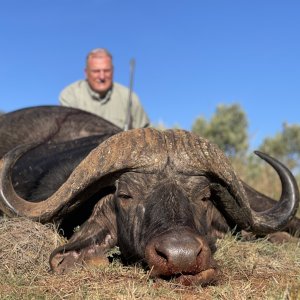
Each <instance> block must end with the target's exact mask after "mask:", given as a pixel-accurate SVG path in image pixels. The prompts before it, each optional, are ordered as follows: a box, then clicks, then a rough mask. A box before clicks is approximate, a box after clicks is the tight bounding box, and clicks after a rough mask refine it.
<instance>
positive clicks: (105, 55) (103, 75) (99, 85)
mask: <svg viewBox="0 0 300 300" xmlns="http://www.w3.org/2000/svg"><path fill="white" fill-rule="evenodd" d="M113 71H114V70H113V63H112V55H111V54H110V53H109V51H108V50H106V49H103V48H98V49H94V50H92V51H91V52H90V53H89V54H88V55H87V58H86V68H85V76H86V79H85V80H79V81H76V82H74V83H72V84H71V85H69V86H67V87H66V88H65V89H64V90H63V91H62V92H61V94H60V97H59V100H60V103H61V105H64V106H70V107H75V108H79V109H82V110H85V111H89V112H91V113H94V114H97V115H99V116H101V117H103V118H104V119H107V120H108V121H110V122H112V123H114V124H116V125H117V126H119V127H120V128H122V129H125V128H126V129H128V128H129V129H130V128H142V127H147V126H149V124H150V121H149V118H148V116H147V114H146V113H145V111H144V109H143V107H142V105H141V103H140V101H139V98H138V96H137V95H136V94H135V93H132V95H131V103H130V101H129V89H128V88H126V87H125V86H122V85H120V84H118V83H116V82H113ZM129 106H130V114H131V124H127V123H128V122H127V120H128V116H127V114H128V107H129ZM129 119H130V118H129Z"/></svg>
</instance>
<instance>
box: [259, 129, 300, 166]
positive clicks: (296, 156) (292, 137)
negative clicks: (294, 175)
mask: <svg viewBox="0 0 300 300" xmlns="http://www.w3.org/2000/svg"><path fill="white" fill-rule="evenodd" d="M259 149H260V150H261V151H263V152H266V153H268V154H270V155H272V156H274V157H276V158H277V159H279V160H281V161H282V162H283V163H285V164H286V165H287V166H288V167H289V168H291V169H294V168H299V167H300V125H297V124H295V125H288V124H286V123H285V124H283V129H282V132H279V133H277V134H275V136H274V137H268V138H266V139H265V140H264V141H263V143H262V145H261V146H260V148H259Z"/></svg>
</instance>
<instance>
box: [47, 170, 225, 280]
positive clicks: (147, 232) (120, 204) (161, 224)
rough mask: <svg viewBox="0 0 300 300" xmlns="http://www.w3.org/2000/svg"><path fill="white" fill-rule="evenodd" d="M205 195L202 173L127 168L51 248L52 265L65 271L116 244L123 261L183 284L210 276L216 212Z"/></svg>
mask: <svg viewBox="0 0 300 300" xmlns="http://www.w3.org/2000/svg"><path fill="white" fill-rule="evenodd" d="M140 190H143V191H144V192H143V194H141V193H140ZM209 197H210V194H209V181H208V180H207V178H205V177H204V176H184V175H175V174H165V173H163V174H159V175H156V174H138V173H125V174H124V175H122V176H121V177H120V178H119V180H118V183H117V187H116V191H115V193H114V194H110V195H108V196H107V197H106V199H105V200H104V201H99V202H98V204H97V206H96V207H95V210H94V213H93V215H92V217H91V218H90V219H89V220H88V221H87V222H86V223H85V224H84V225H83V226H82V228H81V230H80V231H79V232H77V233H76V234H75V235H74V236H73V237H72V239H71V240H70V242H69V244H67V245H65V246H63V247H60V248H58V249H56V250H55V251H54V252H53V253H52V255H51V258H50V264H51V267H52V269H53V270H54V271H55V272H58V273H63V272H65V271H66V270H68V269H70V268H71V267H72V266H73V265H75V264H82V263H83V262H84V263H87V264H95V261H99V262H100V263H101V264H102V263H103V261H104V260H105V251H107V250H109V249H110V248H111V247H112V246H114V245H118V246H119V248H120V251H121V253H122V256H123V258H124V259H125V260H126V261H127V262H130V263H132V262H141V261H143V262H145V263H146V264H147V265H148V267H149V268H150V269H151V275H152V276H154V277H169V276H176V281H177V282H179V283H182V284H202V285H203V284H207V283H210V282H213V281H214V280H215V279H216V274H217V268H216V263H215V262H214V260H213V257H212V255H213V253H214V251H215V249H216V248H215V241H214V240H213V239H212V236H211V233H212V231H213V227H212V224H213V223H217V222H219V219H218V218H219V213H218V211H217V210H216V209H215V208H214V206H213V205H212V203H211V202H210V201H208V198H209ZM115 215H117V216H118V217H117V219H115V218H114V217H113V220H110V216H115ZM99 222H100V223H101V224H99ZM100 228H101V230H100V231H99V232H98V230H99V229H100ZM91 240H92V241H93V242H92V243H91ZM99 257H100V259H99Z"/></svg>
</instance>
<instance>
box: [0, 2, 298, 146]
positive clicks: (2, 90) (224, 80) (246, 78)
mask: <svg viewBox="0 0 300 300" xmlns="http://www.w3.org/2000/svg"><path fill="white" fill-rule="evenodd" d="M299 15H300V1H296V0H291V1H289V0H285V1H283V0H282V1H278V0H272V1H271V0H260V1H258V0H251V1H245V0H239V1H237V0H232V1H231V0H206V1H204V0H185V1H176V0H151V1H147V0H126V1H125V0H26V1H22V0H19V1H17V0H0V38H1V49H0V53H1V55H0V66H1V67H0V110H3V111H5V112H9V111H12V110H15V109H19V108H23V107H28V106H36V105H46V104H58V95H59V93H60V91H61V90H62V89H63V87H65V86H66V85H68V84H69V83H71V82H73V81H75V80H78V79H81V78H83V76H84V74H83V69H84V63H85V56H86V54H87V52H88V51H89V50H91V49H93V48H97V47H106V48H108V49H109V50H110V51H111V52H112V53H113V55H114V65H115V80H116V81H118V82H120V83H122V84H124V85H127V86H128V85H129V61H130V59H131V58H135V60H136V72H135V82H134V89H135V91H136V92H137V94H138V95H139V96H140V99H141V101H142V103H143V106H144V108H145V110H146V111H147V113H148V115H149V117H150V119H151V121H152V122H154V123H158V122H163V123H164V124H165V125H166V126H167V127H171V126H173V125H180V126H181V127H182V128H184V129H188V130H189V129H191V126H192V124H193V122H194V121H195V119H196V118H197V117H198V116H204V117H205V118H207V119H209V118H210V117H211V116H212V115H213V114H214V112H215V109H216V107H217V105H219V104H232V103H239V104H240V105H241V107H242V109H243V110H244V111H245V112H246V114H247V117H248V121H249V134H250V143H251V148H256V147H257V146H258V145H259V144H260V143H261V141H262V140H263V139H264V138H265V137H267V136H274V134H275V133H276V132H279V131H281V129H282V124H283V122H287V123H289V124H297V123H298V124H299V122H300V115H299V107H300V104H299V100H300V38H299V37H300V18H299Z"/></svg>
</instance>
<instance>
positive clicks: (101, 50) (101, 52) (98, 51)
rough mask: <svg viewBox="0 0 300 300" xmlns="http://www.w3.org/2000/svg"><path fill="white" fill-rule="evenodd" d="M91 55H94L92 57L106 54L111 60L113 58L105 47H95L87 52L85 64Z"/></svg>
mask: <svg viewBox="0 0 300 300" xmlns="http://www.w3.org/2000/svg"><path fill="white" fill-rule="evenodd" d="M92 56H94V57H103V56H108V57H109V58H110V59H111V61H112V59H113V57H112V55H111V53H110V52H109V51H108V50H107V49H105V48H96V49H93V50H91V51H90V52H89V53H88V55H87V56H86V64H87V62H88V60H89V58H90V57H92Z"/></svg>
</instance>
